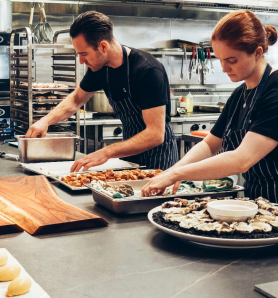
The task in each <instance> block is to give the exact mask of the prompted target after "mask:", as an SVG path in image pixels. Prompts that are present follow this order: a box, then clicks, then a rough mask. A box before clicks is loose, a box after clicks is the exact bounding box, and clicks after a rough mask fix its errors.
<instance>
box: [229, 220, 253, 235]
mask: <svg viewBox="0 0 278 298" xmlns="http://www.w3.org/2000/svg"><path fill="white" fill-rule="evenodd" d="M230 226H231V227H232V228H233V229H234V230H235V232H238V233H240V234H250V233H252V232H253V230H254V229H253V228H252V227H251V226H250V225H248V223H246V222H244V221H240V222H233V223H232V224H231V225H230Z"/></svg>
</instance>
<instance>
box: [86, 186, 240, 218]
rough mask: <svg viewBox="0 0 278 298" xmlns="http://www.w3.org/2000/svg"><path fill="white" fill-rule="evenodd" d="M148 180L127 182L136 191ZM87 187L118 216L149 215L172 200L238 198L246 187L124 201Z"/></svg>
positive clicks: (97, 200) (96, 199) (99, 201)
mask: <svg viewBox="0 0 278 298" xmlns="http://www.w3.org/2000/svg"><path fill="white" fill-rule="evenodd" d="M147 182H148V180H140V181H138V180H132V181H127V182H126V183H128V184H129V185H131V186H132V187H133V188H134V190H138V189H141V188H142V187H143V186H144V185H145V184H146V183H147ZM122 183H123V181H120V182H108V184H109V185H119V184H122ZM85 186H86V187H88V188H89V189H91V190H92V194H93V199H94V201H95V202H96V203H98V204H100V205H102V206H104V207H106V208H107V209H109V210H111V211H113V212H114V213H118V214H133V213H147V212H149V211H150V210H151V209H153V208H155V207H157V206H159V205H161V204H162V203H163V202H165V201H168V200H169V199H170V200H172V199H173V198H180V197H184V198H186V199H188V200H194V199H195V197H200V198H201V197H206V196H211V197H212V198H217V197H226V196H232V197H236V196H237V193H238V192H239V191H243V190H244V187H242V186H239V185H236V186H235V187H234V188H233V189H232V190H229V191H224V192H202V193H194V194H175V195H166V196H152V197H127V198H122V199H114V198H113V197H112V196H109V195H108V194H106V193H103V192H101V191H98V190H96V189H94V188H93V187H92V185H91V184H89V183H88V184H85Z"/></svg>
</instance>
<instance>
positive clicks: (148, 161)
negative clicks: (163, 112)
mask: <svg viewBox="0 0 278 298" xmlns="http://www.w3.org/2000/svg"><path fill="white" fill-rule="evenodd" d="M122 49H123V56H124V65H126V68H125V71H126V73H125V77H126V82H125V88H124V89H123V91H124V93H125V95H126V96H125V97H124V98H122V99H121V100H119V101H114V100H113V99H112V94H111V92H110V86H109V72H108V67H107V72H106V76H107V85H108V86H107V87H108V88H107V89H108V94H107V97H108V99H109V103H110V104H111V106H112V108H113V110H114V113H115V115H116V116H117V117H118V118H120V120H121V121H122V124H123V139H124V140H127V139H129V138H131V137H133V136H135V135H136V134H138V133H139V132H141V131H143V130H144V129H145V128H146V124H145V122H144V119H143V115H142V110H141V109H140V107H139V106H138V105H137V104H136V103H135V101H132V98H131V93H130V85H129V61H128V57H127V52H126V49H125V47H124V46H122ZM154 117H155V115H154ZM124 159H125V160H127V161H130V162H134V163H137V164H139V165H145V166H146V167H147V168H148V169H161V170H166V169H168V168H169V167H171V166H172V165H174V164H175V163H176V162H178V160H179V159H178V148H177V142H176V138H175V135H174V132H173V128H172V126H171V124H170V123H166V125H165V136H164V142H163V143H162V144H161V145H159V146H157V147H155V148H152V149H150V150H148V151H145V152H142V153H140V154H137V155H133V156H129V157H125V158H124Z"/></svg>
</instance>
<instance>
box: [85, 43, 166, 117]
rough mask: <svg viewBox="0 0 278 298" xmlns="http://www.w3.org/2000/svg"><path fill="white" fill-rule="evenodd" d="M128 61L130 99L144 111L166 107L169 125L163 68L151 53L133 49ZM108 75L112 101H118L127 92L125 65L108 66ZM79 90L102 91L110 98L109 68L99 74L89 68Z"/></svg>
mask: <svg viewBox="0 0 278 298" xmlns="http://www.w3.org/2000/svg"><path fill="white" fill-rule="evenodd" d="M128 61H129V84H130V93H131V99H132V100H133V101H134V102H135V103H136V104H137V105H138V106H139V107H140V109H141V110H146V109H150V108H154V107H159V106H163V105H166V122H170V120H171V116H170V110H171V103H170V88H169V81H168V77H167V74H166V71H165V69H164V66H163V65H162V64H161V63H160V62H159V61H158V60H157V59H156V58H154V57H153V56H152V55H151V54H149V53H147V52H144V51H141V50H137V49H133V48H132V49H131V51H130V54H129V56H128ZM108 72H109V89H110V92H111V94H112V98H113V100H115V101H119V100H121V99H122V98H124V96H125V94H124V91H123V88H125V89H126V75H125V74H126V65H125V64H123V65H121V66H120V67H118V68H111V67H108ZM80 87H81V89H83V90H84V91H86V92H93V91H98V90H101V89H103V90H104V91H105V93H106V95H108V85H107V67H106V66H105V67H103V68H102V69H100V70H99V71H96V72H93V71H92V70H91V69H88V71H87V73H86V74H85V76H84V78H83V79H82V81H81V83H80Z"/></svg>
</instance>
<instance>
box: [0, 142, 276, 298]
mask: <svg viewBox="0 0 278 298" xmlns="http://www.w3.org/2000/svg"><path fill="white" fill-rule="evenodd" d="M1 151H6V152H7V153H14V154H16V153H17V149H16V148H13V147H10V146H8V145H2V146H1ZM0 163H1V167H0V176H1V177H4V176H22V175H33V174H32V173H30V172H27V171H24V169H22V168H20V167H19V165H18V163H17V162H15V161H10V160H5V159H0ZM50 181H51V183H52V185H53V186H54V188H55V190H56V191H57V193H58V195H59V196H60V197H61V198H62V199H64V200H65V201H67V202H69V203H71V204H73V205H76V206H77V207H80V208H82V209H84V210H87V211H89V212H92V213H95V214H97V215H100V216H102V217H103V218H104V219H106V220H107V221H108V222H109V226H108V227H105V228H98V229H88V230H81V231H75V232H65V233H57V234H50V235H44V236H31V235H29V234H28V233H26V232H23V233H17V234H9V235H2V236H0V246H1V247H5V248H7V249H8V250H9V252H10V253H11V254H12V255H13V256H14V257H15V258H17V260H18V261H19V262H20V263H21V264H22V265H23V266H24V268H25V269H26V270H27V272H28V273H29V274H30V275H31V276H32V277H33V278H34V279H35V280H36V281H37V282H38V283H39V284H40V285H41V286H42V287H43V288H44V290H45V291H46V292H47V293H48V294H49V295H50V296H51V297H52V298H83V297H92V298H125V297H126V298H156V297H157V298H174V297H175V298H183V297H196V298H197V297H198V298H200V297H202V298H215V297H217V298H218V297H225V298H236V297H248V298H259V297H262V296H261V295H260V294H259V293H257V292H255V291H254V290H253V288H254V285H256V284H261V283H265V282H271V281H275V280H278V255H277V246H272V247H268V248H261V249H251V250H250V249H245V250H241V249H237V250H230V249H217V248H209V247H203V246H198V245H195V244H191V243H189V242H185V241H182V240H181V239H178V238H176V237H173V236H170V235H168V234H165V233H163V232H161V231H159V230H157V229H156V228H154V227H153V226H152V225H151V224H150V223H149V221H148V220H147V217H146V214H141V215H130V216H117V215H115V214H112V213H111V212H109V211H107V210H105V209H104V208H102V207H101V206H98V205H96V204H95V203H94V201H93V199H92V195H91V192H90V191H87V190H85V191H81V192H74V191H70V190H69V189H67V188H66V187H64V186H62V185H60V184H57V183H56V182H53V181H52V180H50Z"/></svg>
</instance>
